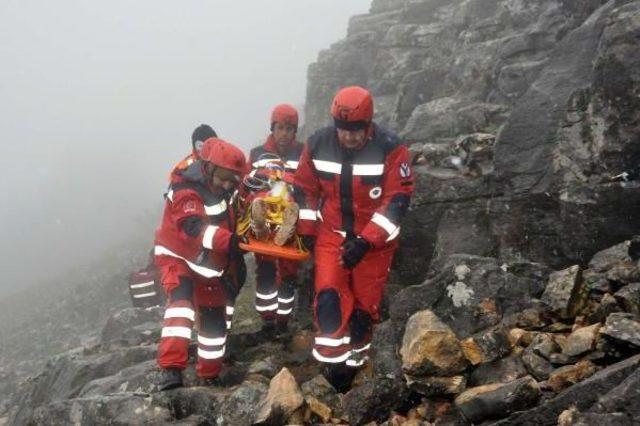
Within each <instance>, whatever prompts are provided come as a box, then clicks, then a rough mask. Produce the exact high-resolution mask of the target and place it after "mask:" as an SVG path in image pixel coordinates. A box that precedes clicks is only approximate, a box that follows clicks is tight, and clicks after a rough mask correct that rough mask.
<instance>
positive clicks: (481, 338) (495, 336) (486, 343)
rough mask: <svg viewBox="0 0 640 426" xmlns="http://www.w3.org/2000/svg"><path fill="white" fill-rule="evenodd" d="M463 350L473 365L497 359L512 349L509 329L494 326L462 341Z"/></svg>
mask: <svg viewBox="0 0 640 426" xmlns="http://www.w3.org/2000/svg"><path fill="white" fill-rule="evenodd" d="M460 346H461V348H462V352H463V353H464V355H465V357H466V358H467V360H468V361H469V362H470V363H471V364H472V365H478V364H481V363H483V362H491V361H495V360H496V359H498V358H502V357H503V356H505V355H507V354H508V353H509V352H510V351H511V341H510V339H509V334H508V332H507V329H506V328H505V327H503V326H498V327H493V328H491V329H488V330H485V331H483V332H480V333H476V334H475V335H473V336H472V337H469V338H467V339H465V340H463V341H461V342H460Z"/></svg>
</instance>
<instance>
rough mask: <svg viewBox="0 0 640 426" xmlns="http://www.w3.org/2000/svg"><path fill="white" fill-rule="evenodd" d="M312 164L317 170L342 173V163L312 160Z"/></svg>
mask: <svg viewBox="0 0 640 426" xmlns="http://www.w3.org/2000/svg"><path fill="white" fill-rule="evenodd" d="M313 165H314V166H315V168H316V170H318V171H319V172H327V173H333V174H336V175H339V174H340V173H342V164H340V163H335V162H333V161H325V160H313Z"/></svg>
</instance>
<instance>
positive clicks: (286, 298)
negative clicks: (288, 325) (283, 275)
mask: <svg viewBox="0 0 640 426" xmlns="http://www.w3.org/2000/svg"><path fill="white" fill-rule="evenodd" d="M294 285H295V283H294V279H292V278H288V279H286V280H284V281H283V282H282V283H281V284H280V287H279V288H278V310H277V311H276V314H277V320H278V321H279V322H287V321H288V319H289V317H290V316H291V313H292V312H293V302H294V301H295V297H294V294H295V289H294Z"/></svg>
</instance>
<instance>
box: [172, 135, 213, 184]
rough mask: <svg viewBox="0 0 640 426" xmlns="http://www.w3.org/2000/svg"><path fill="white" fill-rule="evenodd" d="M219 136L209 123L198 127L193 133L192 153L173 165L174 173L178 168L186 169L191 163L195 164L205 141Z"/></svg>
mask: <svg viewBox="0 0 640 426" xmlns="http://www.w3.org/2000/svg"><path fill="white" fill-rule="evenodd" d="M217 137H218V135H217V134H216V131H215V130H213V129H212V128H211V126H209V125H208V124H201V125H199V126H198V127H196V128H195V129H194V130H193V133H192V134H191V153H190V154H189V155H187V156H186V157H185V158H183V159H182V160H180V162H179V163H178V164H176V165H175V166H174V167H173V170H172V172H171V173H172V174H173V172H175V171H177V170H183V169H186V168H187V167H189V166H190V165H191V164H193V162H194V161H196V160H197V159H198V157H199V156H200V151H201V150H202V146H203V145H204V141H206V140H207V139H209V138H217Z"/></svg>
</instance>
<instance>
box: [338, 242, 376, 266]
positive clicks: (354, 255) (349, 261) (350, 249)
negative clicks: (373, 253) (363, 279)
mask: <svg viewBox="0 0 640 426" xmlns="http://www.w3.org/2000/svg"><path fill="white" fill-rule="evenodd" d="M370 248H371V244H370V243H369V242H368V241H367V240H365V239H364V238H361V237H356V238H348V239H347V240H345V242H344V243H342V264H343V265H344V267H345V268H347V269H353V268H355V266H356V265H357V264H358V263H360V261H361V260H362V258H363V257H364V255H365V254H367V252H368V251H369V249H370Z"/></svg>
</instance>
